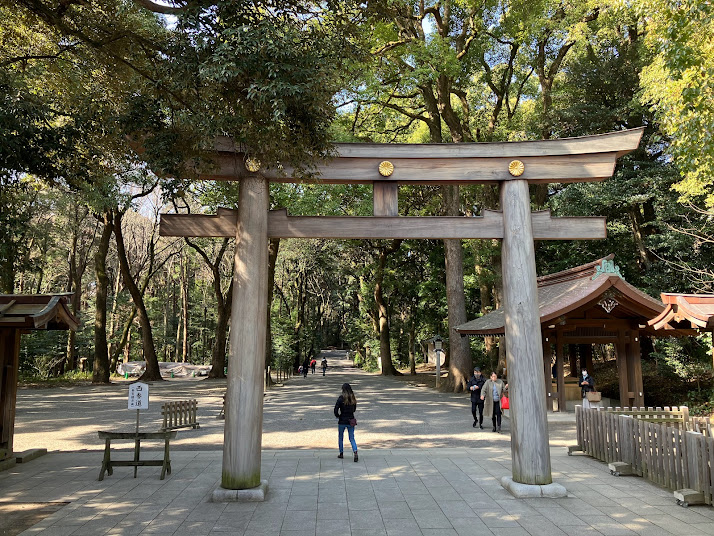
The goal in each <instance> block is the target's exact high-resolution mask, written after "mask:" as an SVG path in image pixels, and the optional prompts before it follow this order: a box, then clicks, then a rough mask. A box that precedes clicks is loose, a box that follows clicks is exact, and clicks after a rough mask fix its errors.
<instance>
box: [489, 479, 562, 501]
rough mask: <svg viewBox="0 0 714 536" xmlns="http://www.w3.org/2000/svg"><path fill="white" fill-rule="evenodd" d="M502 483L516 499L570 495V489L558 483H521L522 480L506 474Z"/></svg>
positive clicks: (558, 497)
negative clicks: (519, 480)
mask: <svg viewBox="0 0 714 536" xmlns="http://www.w3.org/2000/svg"><path fill="white" fill-rule="evenodd" d="M501 485H502V486H503V487H504V488H506V489H507V490H508V491H509V492H510V494H511V495H513V496H514V497H515V498H516V499H533V498H535V497H544V498H546V499H560V498H562V497H567V496H568V490H566V489H565V487H563V486H561V485H560V484H556V483H553V484H547V485H544V486H539V485H537V484H521V483H520V482H515V481H514V480H513V479H512V478H511V477H510V476H504V477H503V478H501Z"/></svg>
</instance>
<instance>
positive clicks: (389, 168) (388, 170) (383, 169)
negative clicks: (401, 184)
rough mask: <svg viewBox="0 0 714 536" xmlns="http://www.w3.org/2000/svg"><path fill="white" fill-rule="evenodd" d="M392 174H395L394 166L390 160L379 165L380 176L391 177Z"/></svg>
mask: <svg viewBox="0 0 714 536" xmlns="http://www.w3.org/2000/svg"><path fill="white" fill-rule="evenodd" d="M392 173H394V164H392V163H391V162H390V161H389V160H385V161H384V162H382V163H380V164H379V174H380V175H381V176H382V177H389V176H390V175H391V174H392Z"/></svg>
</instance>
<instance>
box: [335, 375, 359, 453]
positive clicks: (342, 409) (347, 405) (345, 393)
mask: <svg viewBox="0 0 714 536" xmlns="http://www.w3.org/2000/svg"><path fill="white" fill-rule="evenodd" d="M356 409H357V399H356V398H355V394H354V392H353V391H352V387H351V386H350V384H349V383H343V384H342V394H341V395H340V396H339V398H338V399H337V402H336V403H335V417H337V446H338V447H339V448H340V453H339V454H338V455H337V457H338V458H344V455H343V449H342V442H343V439H344V436H345V428H346V429H347V435H348V437H349V438H350V444H351V445H352V452H354V455H355V461H357V460H358V457H357V443H356V442H355V425H356V424H357V419H355V410H356Z"/></svg>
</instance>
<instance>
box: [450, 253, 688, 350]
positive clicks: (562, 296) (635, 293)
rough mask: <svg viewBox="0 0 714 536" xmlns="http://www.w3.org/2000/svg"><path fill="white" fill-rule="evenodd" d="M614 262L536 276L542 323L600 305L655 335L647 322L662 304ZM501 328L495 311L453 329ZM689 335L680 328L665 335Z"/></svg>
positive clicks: (490, 331)
mask: <svg viewBox="0 0 714 536" xmlns="http://www.w3.org/2000/svg"><path fill="white" fill-rule="evenodd" d="M613 259H614V255H613V254H610V255H608V256H607V257H604V258H602V259H598V260H596V261H593V262H590V263H588V264H583V265H581V266H576V267H575V268H571V269H569V270H564V271H562V272H557V273H554V274H549V275H545V276H542V277H539V278H538V303H539V310H540V322H541V324H549V323H554V324H555V323H558V322H562V321H563V320H564V319H565V317H566V316H571V315H572V314H573V313H577V312H580V311H581V310H582V309H583V308H589V307H592V306H595V305H600V307H601V308H602V309H603V311H604V312H605V313H607V316H608V317H610V318H611V319H622V320H627V319H634V320H636V321H637V322H638V323H639V324H640V325H641V328H642V330H643V331H644V332H649V333H650V334H654V328H652V327H649V326H647V322H648V321H649V319H651V318H653V317H655V316H658V315H659V314H660V313H661V312H662V311H663V310H664V308H665V306H664V304H663V303H662V302H660V301H659V300H657V299H655V298H653V297H652V296H650V295H648V294H646V293H644V292H642V291H641V290H639V289H638V288H636V287H634V286H633V285H630V284H629V283H628V282H627V281H625V280H624V279H623V277H622V275H621V274H620V269H619V267H618V266H617V265H615V262H614V260H613ZM577 316H580V315H577ZM504 325H505V319H504V314H503V310H502V309H497V310H495V311H492V312H490V313H488V314H485V315H484V316H482V317H480V318H477V319H475V320H471V321H470V322H467V323H465V324H462V325H460V326H457V327H456V328H455V330H456V332H457V333H459V334H461V335H476V336H485V335H497V334H502V333H504V331H505V329H504ZM671 329H673V328H670V330H671ZM690 334H691V333H687V332H684V331H682V330H679V329H677V330H674V332H672V333H668V335H690Z"/></svg>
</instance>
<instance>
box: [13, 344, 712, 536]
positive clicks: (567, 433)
mask: <svg viewBox="0 0 714 536" xmlns="http://www.w3.org/2000/svg"><path fill="white" fill-rule="evenodd" d="M341 357H342V354H339V353H334V354H331V355H330V357H328V359H329V360H330V363H331V365H333V366H332V367H331V369H330V371H329V372H328V375H327V376H325V377H324V378H323V377H322V376H321V374H319V373H318V374H316V375H314V376H313V375H312V374H310V375H309V376H308V378H307V379H303V378H294V379H292V380H291V381H289V382H288V383H287V384H286V385H285V386H284V387H281V388H277V389H274V390H271V391H269V392H268V393H267V395H266V398H265V411H264V413H265V419H264V434H263V447H264V451H263V467H262V478H263V479H267V480H268V481H269V486H270V488H269V491H268V496H267V499H266V501H265V502H263V503H252V504H246V503H243V504H237V503H231V504H217V503H211V502H209V497H210V495H211V491H212V490H213V488H214V487H215V486H217V485H218V482H219V479H220V474H221V457H222V453H221V450H220V449H221V446H222V441H223V421H220V420H217V419H215V415H217V414H218V411H219V410H220V400H221V396H222V392H223V391H224V389H225V384H221V383H220V382H203V381H182V382H180V383H177V382H162V383H160V384H158V383H157V384H155V385H154V386H152V391H151V393H152V395H151V404H152V406H153V407H154V413H155V414H156V415H158V406H159V403H160V402H162V401H164V400H177V399H185V398H189V397H190V398H194V397H196V398H199V408H200V414H199V420H200V422H201V429H200V430H186V431H179V437H178V440H177V441H176V442H172V451H171V458H172V468H173V472H172V474H171V475H170V476H167V478H166V479H165V480H163V481H161V480H159V478H158V476H159V472H160V468H156V467H140V468H139V477H138V478H137V479H134V478H132V475H133V469H131V468H124V467H118V468H115V469H114V475H113V476H106V477H105V479H104V480H103V481H102V482H99V481H97V476H98V474H99V468H100V465H101V460H102V452H101V450H99V449H101V448H102V447H103V445H102V444H101V443H100V442H99V441H98V439H97V436H96V431H97V430H101V429H117V428H118V429H122V428H126V429H127V430H131V428H132V423H133V418H134V413H133V412H129V411H127V410H126V409H125V408H126V391H127V388H128V387H127V385H125V384H115V385H111V386H106V387H89V386H85V387H82V388H68V389H63V388H60V389H41V390H23V391H21V393H20V395H19V396H18V427H17V430H16V431H17V435H16V440H15V441H16V450H22V449H25V448H31V447H47V448H49V449H50V450H54V451H55V452H52V453H50V454H49V455H47V456H44V457H42V458H39V459H37V460H34V461H32V462H30V463H29V464H22V465H17V466H15V467H14V468H12V469H10V470H7V471H4V472H0V506H7V507H10V506H11V505H12V504H15V505H17V504H19V503H23V504H27V505H29V504H30V503H53V504H50V505H49V507H48V509H47V511H51V510H52V509H53V508H55V507H58V505H57V503H67V504H66V505H65V506H63V507H61V508H60V509H59V510H57V511H56V512H54V513H50V514H49V515H48V516H47V517H45V518H44V519H43V520H42V521H40V522H39V523H37V524H35V525H34V526H32V527H31V528H29V529H28V530H26V531H25V532H24V533H23V534H24V535H30V534H32V535H34V534H44V535H47V536H52V535H54V536H62V535H69V534H73V535H100V534H116V535H121V534H126V535H134V534H165V535H168V534H175V535H196V536H203V535H209V534H211V535H219V534H221V535H229V534H231V535H232V534H235V535H239V536H245V535H259V534H264V535H275V536H277V535H286V536H287V535H294V536H302V535H310V536H318V535H330V536H331V535H340V534H347V535H353V536H369V535H383V536H399V535H407V536H419V535H439V536H441V535H444V536H449V535H462V536H467V535H484V536H489V535H492V534H493V535H497V536H563V535H577V536H585V535H600V534H601V535H604V536H618V535H643V536H658V535H665V534H674V535H679V534H682V535H699V534H709V535H712V536H714V509H713V508H710V507H690V508H689V509H686V510H685V509H683V508H681V507H679V506H676V505H675V502H674V499H673V497H672V494H671V493H670V492H668V491H666V490H663V489H660V488H658V487H657V486H655V485H653V484H650V483H649V482H647V481H646V480H644V479H641V478H637V477H619V478H617V477H613V476H611V475H610V474H609V472H608V470H607V466H606V465H605V464H603V463H600V462H598V461H596V460H593V459H591V458H587V457H584V456H572V457H569V456H567V454H566V449H565V448H564V446H565V445H567V444H572V443H573V442H574V440H573V438H574V425H573V417H572V414H571V415H567V414H560V415H552V414H551V415H549V429H550V438H551V441H550V444H551V454H552V459H553V476H554V478H555V480H556V482H558V483H560V484H563V485H564V486H565V487H566V488H567V490H568V492H569V496H568V497H567V498H564V499H515V498H513V497H512V496H511V495H510V494H508V492H506V491H505V490H504V489H503V488H502V487H501V485H500V483H499V482H500V478H501V477H502V476H510V474H511V471H510V460H511V456H510V437H509V434H508V420H507V419H506V420H504V424H503V429H504V433H503V434H494V433H492V432H490V431H489V430H483V431H481V430H477V429H473V428H472V427H471V417H470V404H469V402H468V396H466V395H463V394H450V393H438V392H435V391H433V390H431V389H426V388H423V387H418V386H416V385H412V384H410V382H409V381H408V380H407V381H396V380H394V379H391V378H382V377H380V376H378V375H370V374H367V373H365V372H363V371H361V370H359V369H354V368H352V367H351V364H350V363H349V362H348V361H346V360H342V359H341ZM344 381H349V382H350V383H352V384H353V385H354V387H355V391H356V393H357V397H358V404H359V405H358V412H357V418H358V420H359V423H360V424H359V426H358V429H357V442H358V445H359V448H360V460H359V462H358V463H354V462H353V461H352V460H351V458H348V459H345V460H339V459H337V457H336V454H337V452H336V437H335V436H336V426H335V419H334V417H333V415H332V407H333V404H334V400H335V399H336V397H337V395H338V394H339V389H340V385H341V384H342V382H344ZM150 412H151V410H149V412H147V413H146V414H144V415H143V416H142V423H143V426H142V429H149V430H152V429H155V427H158V418H156V415H154V418H153V420H152V417H151V415H150ZM346 439H347V438H345V440H346ZM129 443H130V442H129ZM124 446H125V447H128V446H130V445H129V444H126V445H124ZM151 446H152V444H151V443H149V444H146V445H145V448H143V449H142V452H143V453H144V455H146V454H151V455H152V456H155V457H157V458H160V457H161V451H160V450H159V449H158V448H156V447H158V445H155V447H154V448H146V447H151ZM405 447H418V448H405ZM80 450H82V451H81V452H79V451H80ZM131 456H132V454H131V453H130V452H129V451H128V450H126V449H124V450H122V451H121V452H119V453H118V456H117V457H119V458H120V459H130V458H131ZM59 506H61V504H60V505H59ZM0 532H1V531H0ZM2 536H5V535H4V534H2Z"/></svg>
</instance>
